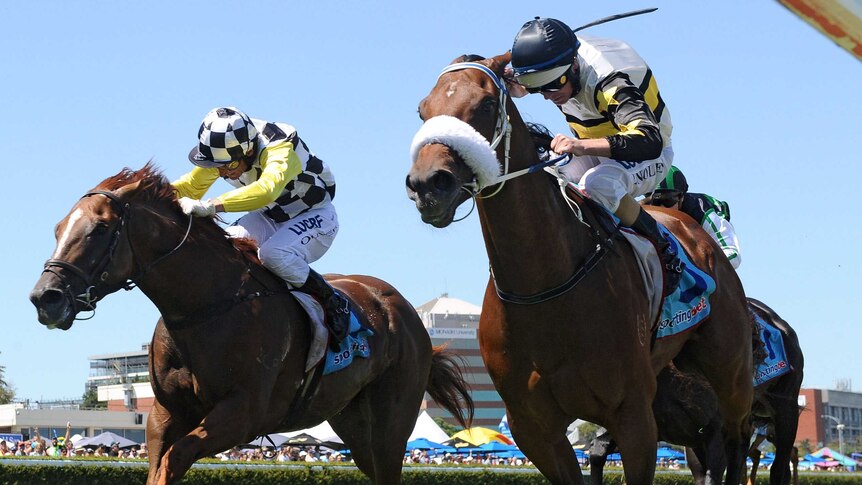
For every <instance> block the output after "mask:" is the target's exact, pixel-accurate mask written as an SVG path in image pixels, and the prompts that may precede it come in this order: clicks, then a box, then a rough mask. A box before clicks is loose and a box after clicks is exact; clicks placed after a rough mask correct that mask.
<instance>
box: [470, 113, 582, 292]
mask: <svg viewBox="0 0 862 485" xmlns="http://www.w3.org/2000/svg"><path fill="white" fill-rule="evenodd" d="M513 121H514V120H513ZM499 152H500V151H499V150H498V157H499V158H500V159H502V158H503V155H502V154H501V153H499ZM510 153H511V161H512V162H513V163H512V165H513V167H511V168H510V169H509V171H510V172H513V171H516V170H518V169H519V168H524V167H526V166H528V165H531V164H534V163H538V161H539V160H538V157H537V155H536V151H535V147H534V145H533V142H532V140H531V139H530V136H529V133H528V132H527V130H526V127H524V126H523V125H520V127H519V128H518V129H513V133H512V143H511V150H510ZM497 188H498V187H496V186H495V187H489V188H488V189H487V190H486V191H487V192H489V193H493V191H494V190H497ZM477 208H478V211H479V217H480V220H481V225H482V233H483V236H484V239H485V247H486V249H487V251H488V259H489V261H490V263H491V269H492V270H493V272H494V277H495V279H496V281H497V283H498V285H499V286H500V287H501V288H505V289H506V290H507V291H516V292H525V293H532V292H537V291H541V290H544V289H547V287H548V286H549V284H550V283H549V282H555V281H556V282H559V281H564V280H565V279H566V278H568V277H569V276H571V274H572V273H573V272H574V271H575V269H576V267H577V266H578V265H580V264H582V263H583V261H584V260H585V259H586V256H587V254H588V252H589V251H590V250H591V249H592V247H594V246H595V241H593V239H592V234H591V233H590V232H589V231H588V228H587V227H586V226H585V225H584V224H582V223H580V222H579V221H577V220H576V218H575V215H574V213H573V212H572V210H571V208H570V207H569V206H568V204H567V203H566V202H565V200H564V199H563V197H562V195H561V194H560V191H559V189H558V188H556V183H555V182H553V181H552V180H549V175H548V174H547V173H544V172H542V173H532V174H527V175H522V176H520V177H517V178H515V179H511V180H509V181H507V182H505V185H504V186H503V187H502V189H501V190H500V191H499V192H498V193H497V194H496V195H494V196H492V197H489V198H486V199H480V200H479V202H478V204H477Z"/></svg>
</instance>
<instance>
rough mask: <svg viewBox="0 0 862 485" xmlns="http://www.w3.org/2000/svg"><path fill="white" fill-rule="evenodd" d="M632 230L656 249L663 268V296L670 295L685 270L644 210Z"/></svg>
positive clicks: (683, 264) (655, 223)
mask: <svg viewBox="0 0 862 485" xmlns="http://www.w3.org/2000/svg"><path fill="white" fill-rule="evenodd" d="M631 227H632V229H634V230H635V231H637V232H638V233H639V234H640V235H642V236H644V237H646V238H647V239H649V240H650V241H651V242H652V243H653V244H655V246H656V248H657V249H658V252H659V254H658V256H659V259H661V264H662V266H663V267H664V275H665V277H664V294H665V295H670V294H671V293H673V292H674V290H676V288H677V287H678V286H679V279H680V277H681V276H682V271H683V269H684V268H685V263H683V262H682V261H680V259H679V256H678V255H677V254H676V251H675V250H674V249H673V247H672V246H671V245H670V242H669V241H668V240H667V238H666V237H665V236H664V234H662V232H661V231H660V230H659V228H658V223H657V222H656V220H655V219H653V218H652V216H651V215H649V214H648V213H647V212H646V211H645V210H643V209H641V210H640V213H639V214H638V218H637V219H635V223H634V224H632V226H631Z"/></svg>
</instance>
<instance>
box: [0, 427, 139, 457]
mask: <svg viewBox="0 0 862 485" xmlns="http://www.w3.org/2000/svg"><path fill="white" fill-rule="evenodd" d="M71 430H72V425H71V423H67V424H66V435H65V436H60V437H57V436H55V437H54V438H51V439H50V441H49V440H46V439H45V438H44V437H43V436H42V435H41V434H39V428H34V429H33V436H32V437H31V438H30V439H26V440H20V441H17V442H7V441H6V440H0V456H31V457H40V456H44V457H67V458H68V457H81V456H103V457H113V458H147V445H146V444H141V445H140V446H137V445H136V446H132V447H129V448H122V449H121V448H120V446H119V443H112V444H111V445H110V446H105V445H99V446H89V447H76V446H75V444H74V442H73V441H72V439H71V436H70V434H71Z"/></svg>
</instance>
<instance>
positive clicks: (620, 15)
mask: <svg viewBox="0 0 862 485" xmlns="http://www.w3.org/2000/svg"><path fill="white" fill-rule="evenodd" d="M656 10H658V7H653V8H644V9H641V10H632V11H631V12H626V13H618V14H616V15H611V16H610V17H605V18H601V19H598V20H593V21H592V22H590V23H588V24H585V25H581V26H580V27H578V28H577V29H574V30H572V32H578V31H580V30H584V29H586V28H588V27H592V26H594V25H599V24H603V23H606V22H611V21H613V20H619V19H624V18H626V17H634V16H635V15H643V14H645V13H650V12H655V11H656Z"/></svg>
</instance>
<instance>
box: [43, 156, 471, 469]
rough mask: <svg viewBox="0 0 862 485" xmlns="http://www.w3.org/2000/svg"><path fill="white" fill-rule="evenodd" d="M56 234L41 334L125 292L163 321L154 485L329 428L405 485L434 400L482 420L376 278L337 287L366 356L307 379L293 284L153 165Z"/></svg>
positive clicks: (157, 358) (101, 194) (93, 201)
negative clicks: (425, 408)
mask: <svg viewBox="0 0 862 485" xmlns="http://www.w3.org/2000/svg"><path fill="white" fill-rule="evenodd" d="M56 235H57V249H56V250H55V252H54V255H53V256H52V259H50V260H48V262H47V263H46V265H45V271H44V272H43V273H42V276H41V277H40V278H39V281H38V282H37V283H36V286H35V288H34V289H33V291H32V293H31V295H30V299H31V301H32V302H33V304H34V305H36V307H37V309H38V314H39V321H40V322H42V323H43V324H44V325H47V326H49V327H58V328H62V329H64V330H66V329H68V328H69V327H71V326H72V323H73V320H74V318H75V316H76V314H77V313H78V312H80V311H82V310H85V309H87V310H88V309H93V308H95V303H96V302H97V301H98V300H99V299H101V298H102V297H104V296H106V295H108V294H110V293H112V292H114V291H117V290H118V289H120V288H122V287H127V286H130V284H129V282H134V283H135V284H137V285H138V287H140V288H141V290H142V291H143V292H144V293H145V294H146V295H147V297H149V299H150V300H151V301H152V302H153V303H154V304H155V305H156V306H157V307H158V309H159V311H160V312H161V315H162V319H161V320H160V321H159V323H158V324H157V325H156V329H155V333H154V335H153V340H152V345H151V346H150V378H151V381H152V386H153V391H154V393H155V396H156V403H155V406H154V408H153V410H152V412H151V413H150V416H149V420H148V422H147V444H148V445H149V448H150V473H149V477H148V480H147V483H149V484H156V483H158V484H168V483H174V482H176V481H178V480H179V479H181V478H182V477H183V475H184V474H185V473H186V471H187V470H188V469H189V467H191V466H192V464H193V463H194V462H195V461H196V460H198V459H200V458H203V457H207V456H211V455H213V454H215V453H217V452H219V451H221V450H224V449H227V448H230V447H232V446H234V445H237V444H240V443H245V442H248V441H250V440H251V439H253V438H254V437H255V436H258V435H262V434H267V433H271V432H276V431H284V430H292V429H302V428H305V427H308V426H312V425H315V424H317V423H320V422H322V421H323V420H324V419H328V420H329V422H330V423H331V425H332V428H333V429H334V430H335V432H336V433H338V435H339V436H340V437H341V438H342V439H343V440H344V443H345V444H346V445H347V446H348V447H349V448H350V450H351V452H352V454H353V458H354V460H355V462H356V465H357V466H358V467H359V469H360V470H361V471H362V472H364V473H365V474H366V475H368V476H369V477H370V478H371V479H372V480H373V481H374V483H377V484H390V483H400V481H401V463H402V459H403V456H404V450H405V448H406V443H407V439H408V437H409V435H410V433H411V431H412V430H413V426H414V424H415V421H416V417H417V415H418V413H419V406H420V403H421V401H422V396H423V393H424V392H425V391H428V392H429V393H430V394H431V396H432V397H433V398H434V399H435V400H437V401H438V402H439V403H440V404H441V405H443V406H444V407H445V408H446V409H447V410H449V411H450V412H452V413H453V414H454V415H455V416H456V417H457V418H458V419H459V420H461V421H462V424H464V425H465V426H467V425H468V423H469V421H470V420H471V419H472V413H473V405H472V401H471V399H470V396H469V394H468V389H467V388H466V387H465V383H464V381H463V379H462V375H461V369H460V367H458V366H457V365H456V363H455V361H453V359H452V356H451V355H450V354H448V353H446V352H444V351H443V350H442V349H440V348H432V346H431V341H430V339H429V337H428V333H427V331H426V330H425V328H424V327H423V325H422V322H421V321H420V319H419V316H418V315H417V314H416V311H415V310H414V309H413V307H412V306H411V305H410V303H409V302H408V301H407V300H405V299H404V297H402V296H401V295H400V294H399V293H398V291H396V290H395V288H393V287H392V286H390V285H389V284H387V283H385V282H383V281H380V280H378V279H375V278H372V277H369V276H330V277H329V279H330V281H331V282H332V284H333V285H334V286H335V287H336V288H338V289H339V290H340V291H342V292H344V294H346V295H347V296H348V297H349V298H350V300H351V301H352V303H353V306H354V308H356V309H359V310H360V311H359V312H358V313H359V314H360V319H361V320H363V322H364V323H365V325H367V326H368V327H370V328H371V329H373V331H374V336H373V337H371V338H369V344H370V347H371V355H370V357H369V358H367V359H364V358H357V359H355V361H354V362H353V364H352V365H351V366H350V367H348V368H347V369H345V370H342V371H339V372H335V373H333V374H330V375H327V376H323V377H320V376H319V375H318V374H316V373H313V372H312V373H306V372H305V364H306V356H307V354H308V352H309V344H310V341H311V338H312V329H311V326H310V323H309V318H308V316H307V315H306V314H305V312H304V311H303V310H302V309H301V308H300V307H299V305H298V304H297V302H296V301H295V300H294V298H293V297H291V296H290V295H289V294H288V291H287V289H286V286H285V285H284V283H283V282H282V281H281V280H280V279H279V278H277V277H276V276H275V275H273V274H272V273H269V272H268V271H267V270H265V269H263V267H262V266H261V265H260V264H259V262H258V261H257V260H256V257H254V256H253V255H254V251H253V247H252V246H251V245H250V244H249V243H248V242H243V241H237V240H229V239H228V238H227V237H226V234H225V232H224V231H223V230H222V229H221V228H220V227H219V226H218V225H216V224H215V223H213V222H212V221H211V220H206V219H203V220H202V219H194V224H192V219H191V218H189V217H187V216H185V215H183V213H182V212H181V210H180V207H179V205H178V204H177V201H176V196H175V195H174V190H173V188H172V187H171V185H170V184H169V183H168V181H167V180H166V179H165V178H164V177H163V176H162V175H161V174H160V173H158V172H156V171H154V170H153V168H152V167H151V166H150V165H149V164H148V165H147V166H145V167H144V168H143V169H141V170H139V171H131V170H128V169H126V170H123V171H122V172H120V173H119V174H117V175H116V176H114V177H111V178H108V179H106V180H105V181H103V182H102V183H101V184H99V186H98V187H96V188H95V189H93V190H92V191H90V192H88V193H87V194H86V195H84V197H82V198H81V199H80V200H79V201H78V202H77V203H76V204H75V205H74V207H72V210H71V211H70V213H69V215H67V216H66V217H65V218H64V219H63V220H62V221H60V223H59V224H58V225H57V228H56ZM462 405H463V406H462ZM303 411H304V412H303Z"/></svg>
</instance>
